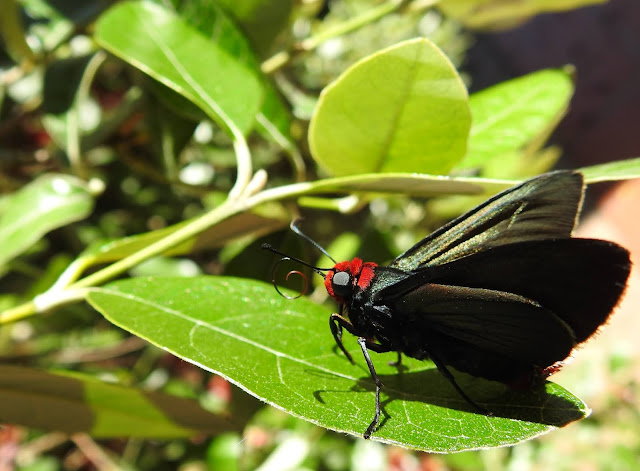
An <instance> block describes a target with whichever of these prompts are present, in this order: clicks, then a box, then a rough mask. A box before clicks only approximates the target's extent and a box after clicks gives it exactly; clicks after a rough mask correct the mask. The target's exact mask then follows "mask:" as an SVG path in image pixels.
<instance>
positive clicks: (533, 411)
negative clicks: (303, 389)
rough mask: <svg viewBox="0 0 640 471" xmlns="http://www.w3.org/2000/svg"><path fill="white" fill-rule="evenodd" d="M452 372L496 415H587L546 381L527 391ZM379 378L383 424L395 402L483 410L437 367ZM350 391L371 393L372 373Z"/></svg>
mask: <svg viewBox="0 0 640 471" xmlns="http://www.w3.org/2000/svg"><path fill="white" fill-rule="evenodd" d="M363 373H364V371H363ZM452 373H453V374H454V376H455V379H456V382H457V383H458V385H459V386H460V387H461V388H462V390H463V391H464V392H465V393H466V394H467V395H468V396H469V397H470V398H471V399H472V400H474V401H475V402H477V403H478V404H479V405H481V406H482V407H484V408H486V409H487V410H488V411H490V412H491V414H492V416H493V417H502V418H508V419H514V420H521V421H525V422H533V423H539V424H544V425H550V426H554V427H563V426H565V425H567V424H569V423H571V422H574V421H576V420H579V419H581V418H583V417H585V410H583V409H581V408H580V406H579V405H577V404H575V403H574V402H571V401H570V400H568V399H566V398H565V397H562V394H563V390H562V389H561V388H558V387H557V386H555V385H554V384H553V383H551V382H544V383H542V384H540V385H539V386H537V387H534V388H531V389H527V390H514V389H512V388H510V387H509V386H506V385H505V384H503V383H499V382H496V381H489V380H485V379H482V378H477V377H474V376H471V375H467V374H464V373H459V372H456V371H455V370H453V369H452ZM378 377H379V378H380V380H381V381H382V384H383V388H382V401H381V409H382V416H381V423H380V426H384V423H385V422H386V420H387V419H388V418H389V415H388V414H387V413H386V411H385V408H386V406H388V405H390V404H392V403H393V402H394V401H405V402H422V403H424V404H429V405H433V406H438V407H443V408H448V409H452V410H458V411H462V412H469V413H472V414H479V415H482V412H480V411H478V410H476V409H475V408H474V407H473V406H472V405H471V404H469V403H468V402H467V401H465V400H464V399H463V398H462V397H460V395H459V394H458V393H457V391H456V390H455V389H454V387H453V386H452V385H451V383H450V382H449V381H448V380H447V379H446V378H445V377H444V376H442V374H440V372H438V370H437V369H436V368H432V369H428V370H421V371H411V372H407V371H403V370H400V371H399V372H398V373H397V374H388V375H378ZM350 390H351V391H353V392H359V393H361V392H371V391H374V390H375V386H374V384H373V381H372V379H371V377H370V376H368V375H363V376H362V377H361V378H360V379H358V380H357V382H356V383H354V385H353V386H352V387H351V388H350ZM554 390H555V392H554ZM339 392H344V391H336V390H329V389H324V390H316V391H314V397H315V399H316V400H317V401H319V402H321V403H324V402H325V401H324V400H323V398H322V396H323V394H325V393H339ZM564 394H566V393H564Z"/></svg>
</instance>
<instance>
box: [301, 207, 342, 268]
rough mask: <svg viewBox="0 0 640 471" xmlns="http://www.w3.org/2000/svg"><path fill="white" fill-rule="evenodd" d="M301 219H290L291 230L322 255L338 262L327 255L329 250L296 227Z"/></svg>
mask: <svg viewBox="0 0 640 471" xmlns="http://www.w3.org/2000/svg"><path fill="white" fill-rule="evenodd" d="M300 221H302V218H297V219H294V220H293V221H291V224H290V225H289V227H290V228H291V230H292V231H293V232H295V233H296V234H298V235H299V236H300V237H302V238H303V239H305V240H306V241H307V242H309V243H311V244H312V245H313V246H314V247H315V248H316V249H318V250H319V251H320V252H322V253H323V254H324V255H326V256H327V257H329V259H330V260H331V261H332V262H333V263H338V262H336V261H335V259H334V258H333V257H332V256H331V255H329V252H327V251H326V250H325V249H324V248H323V247H322V246H321V245H320V244H318V243H317V242H316V241H315V240H313V239H312V238H311V237H309V236H308V235H307V234H305V233H304V232H302V231H301V230H300V228H299V227H298V223H299V222H300Z"/></svg>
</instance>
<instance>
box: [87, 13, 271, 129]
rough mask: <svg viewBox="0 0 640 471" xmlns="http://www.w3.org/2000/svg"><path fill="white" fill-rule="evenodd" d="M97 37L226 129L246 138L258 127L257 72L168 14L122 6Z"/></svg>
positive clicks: (99, 24)
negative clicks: (244, 135)
mask: <svg viewBox="0 0 640 471" xmlns="http://www.w3.org/2000/svg"><path fill="white" fill-rule="evenodd" d="M95 37H96V40H97V41H98V43H99V44H100V45H101V46H103V47H104V48H105V49H107V50H109V51H110V52H112V53H114V54H115V55H117V56H118V57H120V58H121V59H123V60H125V61H127V62H129V63H130V64H132V65H134V66H135V67H137V68H139V69H140V70H142V71H143V72H145V73H147V74H148V75H150V76H151V77H153V78H154V79H156V80H158V81H159V82H162V83H163V84H165V85H166V86H168V87H170V88H171V89H173V90H175V91H176V92H178V93H180V94H181V95H183V96H185V97H186V98H188V99H189V100H190V101H192V102H193V103H195V104H196V105H198V106H199V107H200V108H202V109H203V110H204V111H205V112H206V113H207V114H208V115H209V116H210V117H211V118H213V119H214V120H215V121H216V122H217V123H218V124H219V125H221V126H222V127H223V128H226V129H229V130H231V131H232V133H233V132H234V129H235V130H238V131H240V132H242V133H243V134H246V133H248V132H249V131H250V130H251V128H252V127H253V124H254V120H255V116H256V113H257V112H258V110H259V109H260V104H261V101H262V87H261V85H260V81H259V80H258V78H257V77H256V75H255V74H254V72H253V71H252V70H251V68H250V67H248V66H246V65H245V64H243V63H242V62H241V61H239V60H238V59H236V58H235V57H233V56H232V55H230V54H229V53H227V52H226V51H225V50H224V49H223V48H221V47H220V46H219V45H218V44H216V43H215V42H212V41H210V40H209V39H208V38H206V37H205V36H203V35H202V34H201V33H199V32H198V31H197V30H196V29H195V28H192V27H191V26H189V25H188V24H186V23H185V22H184V21H182V20H181V19H180V18H179V17H177V16H176V15H174V14H173V13H171V12H169V11H168V10H166V9H164V8H162V7H160V6H158V5H155V4H153V3H150V2H145V1H142V2H125V3H119V4H117V5H115V6H114V7H113V8H111V9H110V10H109V11H107V13H105V14H104V15H102V16H101V17H100V18H99V20H98V22H97V25H96V34H95Z"/></svg>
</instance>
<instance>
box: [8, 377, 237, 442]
mask: <svg viewBox="0 0 640 471" xmlns="http://www.w3.org/2000/svg"><path fill="white" fill-rule="evenodd" d="M0 416H1V417H2V421H3V422H8V423H16V424H20V425H24V426H27V427H35V428H39V429H44V430H57V431H62V432H65V433H69V434H71V433H78V432H85V433H89V434H91V436H93V437H95V438H108V437H145V438H173V437H188V436H191V435H195V434H197V433H209V434H218V433H221V432H224V431H229V430H236V429H238V428H239V427H238V426H237V425H234V424H233V422H231V421H230V420H229V419H227V418H222V417H219V416H216V415H214V414H211V413H209V412H207V411H206V410H204V409H202V408H201V407H200V406H199V405H198V403H197V402H196V401H193V400H190V399H183V398H178V397H174V396H169V395H166V394H160V393H156V392H146V391H141V390H139V389H134V388H127V387H123V386H118V385H115V384H106V383H103V382H101V381H98V380H95V379H93V378H91V377H86V376H83V375H80V374H78V373H71V372H47V371H40V370H35V369H30V368H22V367H17V366H9V365H0Z"/></svg>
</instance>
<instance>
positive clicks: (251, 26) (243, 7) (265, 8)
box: [218, 0, 293, 54]
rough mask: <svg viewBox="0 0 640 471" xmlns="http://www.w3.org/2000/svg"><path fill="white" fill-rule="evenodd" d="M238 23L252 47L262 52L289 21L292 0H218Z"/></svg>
mask: <svg viewBox="0 0 640 471" xmlns="http://www.w3.org/2000/svg"><path fill="white" fill-rule="evenodd" d="M218 3H219V4H221V5H222V6H223V7H224V8H225V9H226V10H227V11H228V12H229V13H231V15H232V16H233V17H234V18H235V20H236V21H237V22H238V23H239V24H240V26H241V27H242V29H243V30H244V31H245V32H246V34H247V36H248V37H249V39H250V40H251V44H252V45H253V47H254V49H255V50H256V51H257V52H258V53H260V54H264V53H267V52H269V50H270V47H271V43H272V41H273V40H274V39H275V37H276V36H277V35H278V34H280V32H282V30H283V29H284V28H285V26H287V23H288V22H289V15H290V14H291V10H292V7H293V1H292V0H278V1H277V2H274V1H273V0H218Z"/></svg>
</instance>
